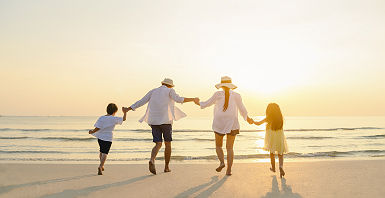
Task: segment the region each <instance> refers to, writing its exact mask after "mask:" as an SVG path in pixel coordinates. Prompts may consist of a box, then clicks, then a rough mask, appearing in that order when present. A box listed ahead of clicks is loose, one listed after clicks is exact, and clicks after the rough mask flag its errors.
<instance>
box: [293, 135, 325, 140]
mask: <svg viewBox="0 0 385 198" xmlns="http://www.w3.org/2000/svg"><path fill="white" fill-rule="evenodd" d="M331 138H333V137H322V136H309V137H286V139H294V140H322V139H331Z"/></svg>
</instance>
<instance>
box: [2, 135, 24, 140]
mask: <svg viewBox="0 0 385 198" xmlns="http://www.w3.org/2000/svg"><path fill="white" fill-rule="evenodd" d="M27 138H29V137H25V136H24V137H0V139H2V140H15V139H27Z"/></svg>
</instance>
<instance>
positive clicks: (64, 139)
mask: <svg viewBox="0 0 385 198" xmlns="http://www.w3.org/2000/svg"><path fill="white" fill-rule="evenodd" d="M37 139H42V140H61V141H92V140H95V138H93V137H89V138H75V137H42V138H37Z"/></svg>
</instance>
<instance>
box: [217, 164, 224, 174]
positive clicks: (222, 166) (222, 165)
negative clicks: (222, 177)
mask: <svg viewBox="0 0 385 198" xmlns="http://www.w3.org/2000/svg"><path fill="white" fill-rule="evenodd" d="M224 167H225V164H221V165H219V166H218V168H217V169H215V170H216V171H217V172H221V171H222V169H223V168H224Z"/></svg>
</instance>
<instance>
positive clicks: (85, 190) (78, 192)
mask: <svg viewBox="0 0 385 198" xmlns="http://www.w3.org/2000/svg"><path fill="white" fill-rule="evenodd" d="M149 177H152V175H144V176H140V177H135V178H131V179H128V180H125V181H120V182H115V183H111V184H104V185H99V186H91V187H87V188H83V189H74V190H64V191H62V192H58V193H54V194H49V195H43V196H41V197H44V198H48V197H78V196H84V195H88V194H89V193H92V192H95V191H98V190H103V189H107V188H112V187H117V186H123V185H127V184H131V183H134V182H137V181H140V180H143V179H146V178H149Z"/></svg>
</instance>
